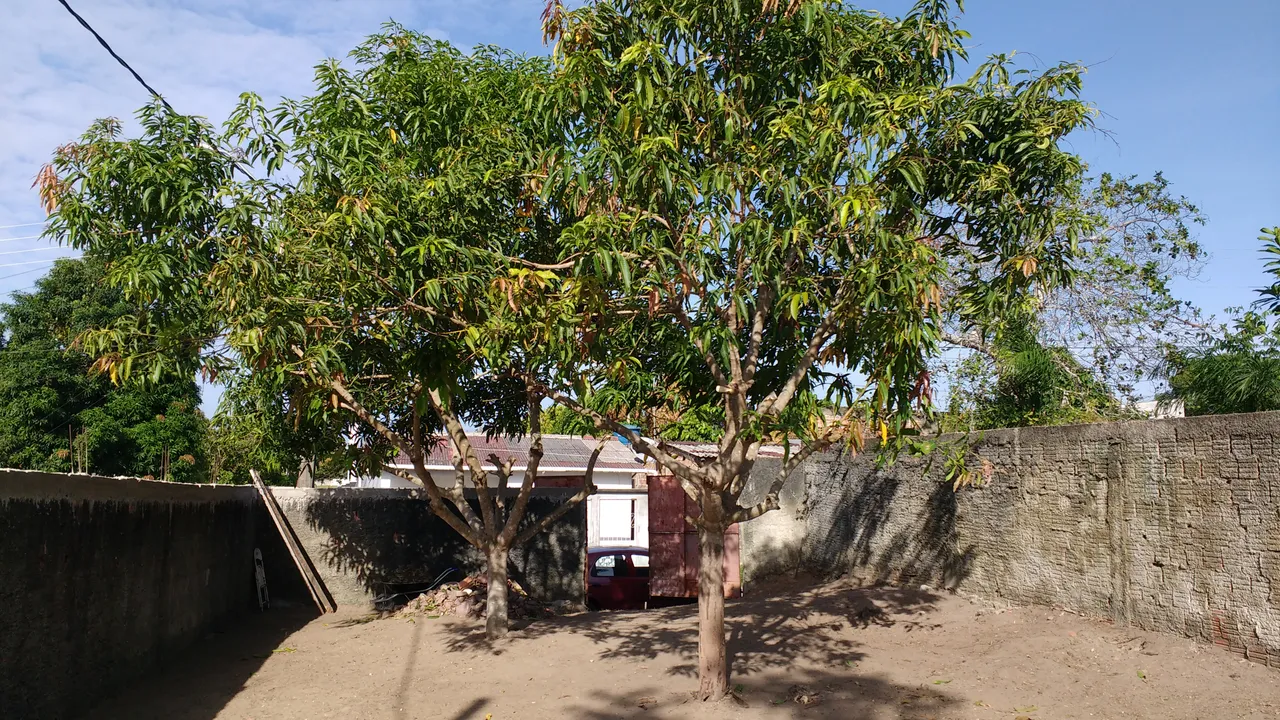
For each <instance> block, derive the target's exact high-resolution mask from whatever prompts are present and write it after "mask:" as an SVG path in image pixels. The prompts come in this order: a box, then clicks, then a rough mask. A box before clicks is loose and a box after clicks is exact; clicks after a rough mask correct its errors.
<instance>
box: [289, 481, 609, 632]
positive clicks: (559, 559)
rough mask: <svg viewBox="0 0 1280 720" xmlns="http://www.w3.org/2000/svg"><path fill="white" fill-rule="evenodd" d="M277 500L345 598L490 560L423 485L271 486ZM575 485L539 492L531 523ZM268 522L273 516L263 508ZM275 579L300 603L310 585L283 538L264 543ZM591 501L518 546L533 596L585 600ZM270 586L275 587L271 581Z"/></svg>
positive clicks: (365, 598) (371, 596)
mask: <svg viewBox="0 0 1280 720" xmlns="http://www.w3.org/2000/svg"><path fill="white" fill-rule="evenodd" d="M272 492H273V493H274V494H275V497H276V501H277V502H278V503H279V504H280V507H281V510H283V512H284V514H285V517H286V518H288V520H289V524H290V525H291V526H292V527H293V530H294V532H295V533H296V534H297V535H298V539H299V541H300V542H301V543H302V545H303V547H304V549H306V551H307V554H308V555H310V556H311V561H312V562H313V563H314V564H315V566H316V570H317V572H319V573H320V576H321V578H322V579H323V580H324V582H325V585H326V586H327V587H328V588H329V592H330V594H332V595H333V599H334V600H335V601H336V602H337V603H338V604H339V605H353V606H361V607H368V606H370V605H372V604H373V601H374V600H375V599H376V598H378V597H380V596H386V595H388V594H391V593H395V592H399V591H401V590H405V589H409V588H422V587H424V586H426V585H428V584H430V583H431V582H432V581H433V580H435V579H436V578H437V577H438V576H439V575H440V573H442V572H444V571H445V570H448V569H449V568H451V567H452V568H458V572H456V573H454V574H452V575H450V576H449V577H448V579H449V580H455V581H456V580H460V579H462V577H463V576H464V575H463V574H469V573H473V572H477V571H479V570H480V569H482V568H483V567H484V558H483V557H482V556H481V554H480V553H479V552H478V551H476V550H475V549H474V548H472V547H471V546H470V545H469V544H467V542H466V541H464V540H463V539H462V538H461V537H460V536H459V535H458V533H457V532H456V531H454V530H453V528H450V527H449V526H448V525H446V524H445V522H444V521H443V520H441V519H440V518H438V517H437V516H436V515H435V514H434V513H432V512H431V508H430V506H429V504H428V501H427V499H426V496H425V494H424V493H422V492H421V491H419V490H411V489H376V488H314V489H313V488H272ZM576 492H577V490H575V489H543V490H535V491H534V495H533V498H532V499H531V500H530V501H529V506H528V510H527V514H526V516H525V523H526V524H527V523H531V522H536V520H537V519H538V518H541V517H544V516H545V515H546V514H548V513H550V512H551V511H552V510H554V509H555V508H556V507H558V506H559V505H560V504H561V503H562V502H563V501H564V500H565V499H567V498H569V497H570V496H572V495H573V494H575V493H576ZM263 518H264V519H263V522H265V523H268V524H269V523H270V520H269V519H268V518H266V516H265V510H264V512H263ZM264 547H265V548H269V549H271V550H272V552H270V553H269V554H268V553H267V550H265V549H264V556H265V557H266V558H267V560H268V567H267V574H268V577H269V578H277V577H278V578H284V579H285V580H284V582H288V583H289V584H288V585H287V586H283V585H282V586H281V587H282V588H283V589H282V590H280V591H279V592H283V593H287V596H288V597H289V599H290V600H293V601H294V602H310V601H309V600H307V597H308V596H307V595H306V594H305V593H306V591H305V588H303V586H302V585H301V584H300V583H299V582H298V581H296V580H295V578H296V577H297V573H296V571H295V570H294V569H293V567H292V565H291V564H290V563H291V561H290V559H289V556H288V554H287V552H285V550H284V546H283V544H281V545H280V546H279V548H278V550H277V549H276V548H275V546H274V543H272V542H271V541H270V540H264ZM585 563H586V505H585V504H579V505H578V507H576V508H574V509H573V510H571V511H569V512H568V513H567V514H566V515H565V516H564V517H562V518H561V519H560V520H558V521H557V522H556V523H555V524H553V525H552V527H551V528H550V529H549V530H548V531H547V532H544V533H541V534H539V535H538V536H537V537H535V538H534V539H533V540H531V541H530V542H529V543H528V544H527V545H526V546H525V547H522V548H517V549H515V550H513V551H512V553H511V576H512V578H513V579H515V580H517V581H518V582H520V583H521V585H522V586H523V587H524V588H525V589H526V590H527V591H528V592H529V593H530V594H531V595H534V596H535V597H540V598H543V599H545V600H567V601H572V602H582V601H583V593H584V592H585V584H584V583H585V570H584V568H585V567H586V565H585ZM270 582H271V584H272V592H273V593H276V592H277V590H276V586H277V583H276V582H275V581H274V580H271V581H270Z"/></svg>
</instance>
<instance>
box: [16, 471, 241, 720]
mask: <svg viewBox="0 0 1280 720" xmlns="http://www.w3.org/2000/svg"><path fill="white" fill-rule="evenodd" d="M254 498H255V495H254V491H253V489H252V488H244V487H239V488H237V487H218V486H208V485H180V484H173V483H160V482H149V481H146V480H134V479H127V478H103V477H91V476H84V475H61V474H54V473H40V472H26V471H21V470H0V717H3V718H58V717H68V716H73V715H75V714H76V713H77V712H79V711H81V710H83V709H85V708H87V707H88V706H89V705H91V704H92V703H93V702H94V701H95V700H97V699H99V698H100V697H102V696H104V695H106V694H108V693H110V692H112V691H114V690H118V689H119V688H120V687H121V686H122V685H123V684H125V683H127V682H128V681H129V680H131V679H133V678H134V677H136V676H138V675H141V674H143V673H145V672H148V671H151V670H154V669H156V668H157V667H159V665H160V663H161V661H162V660H163V659H164V658H166V657H168V656H169V655H170V654H172V653H174V652H176V651H178V650H180V649H182V648H185V647H186V646H188V645H189V644H191V642H193V641H194V640H196V639H198V638H200V637H201V636H202V635H203V634H204V633H205V632H207V631H208V630H209V628H210V627H211V626H212V625H214V624H215V623H216V622H218V621H219V620H221V619H223V618H226V617H228V616H230V615H233V614H235V613H237V612H241V611H244V610H246V609H247V608H249V607H250V606H253V603H254V597H255V593H254V587H253V583H254V580H253V547H254V544H253V543H254V517H253V515H254V513H253V504H254Z"/></svg>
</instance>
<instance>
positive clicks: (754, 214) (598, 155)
mask: <svg viewBox="0 0 1280 720" xmlns="http://www.w3.org/2000/svg"><path fill="white" fill-rule="evenodd" d="M545 23H546V27H545V30H546V33H547V35H548V36H549V37H550V38H553V39H555V41H556V43H555V49H554V53H553V61H554V63H555V67H554V80H553V84H552V86H551V87H550V89H549V91H548V92H547V93H546V95H545V96H544V97H543V98H541V100H540V101H539V102H538V103H537V104H536V105H535V107H536V108H537V109H538V110H539V111H540V112H541V113H542V114H543V115H544V116H545V117H547V118H549V119H550V121H551V122H554V123H558V128H559V133H560V135H561V136H562V138H563V140H562V142H556V143H550V144H549V145H548V147H549V148H550V149H549V150H548V151H547V152H546V153H545V154H544V156H543V157H542V162H541V166H540V168H541V169H540V178H541V182H542V185H541V189H542V192H543V193H544V196H545V197H547V198H557V199H558V201H559V202H560V203H561V204H562V205H563V206H565V207H570V208H576V209H577V210H578V211H579V212H581V213H582V218H581V219H580V220H578V221H577V222H575V223H573V224H572V225H570V226H569V227H567V228H566V229H565V231H564V233H563V235H562V238H561V242H560V243H559V247H560V248H561V252H562V253H563V254H562V255H561V256H560V257H559V260H560V261H561V262H562V263H568V264H571V267H570V268H569V269H567V270H565V271H564V277H563V278H562V283H563V284H562V285H559V286H558V287H559V292H560V293H561V294H562V296H563V297H566V298H569V300H570V301H571V302H572V303H574V304H575V305H574V306H575V307H577V308H578V312H579V321H580V327H581V330H580V339H581V341H582V342H583V344H584V347H586V348H588V349H589V351H584V352H582V353H580V354H579V356H578V357H577V358H572V357H567V356H566V357H563V358H561V359H560V363H559V364H558V366H557V367H558V372H557V374H556V376H555V380H556V382H554V383H545V384H543V385H542V386H541V389H542V392H543V393H545V394H546V395H547V396H548V397H550V398H552V399H553V400H554V401H555V402H557V403H559V404H562V405H564V406H566V407H568V408H571V409H572V410H574V411H575V412H578V413H580V414H582V415H584V416H586V417H588V418H590V419H591V420H592V421H593V422H594V423H595V424H596V426H597V427H600V428H602V429H606V430H611V431H614V432H617V433H619V434H621V435H624V436H626V437H628V438H629V439H630V441H631V443H632V444H633V446H634V447H635V448H636V449H637V450H638V451H639V452H642V453H644V454H645V455H647V456H649V457H650V458H652V459H653V460H655V461H656V462H657V463H659V464H661V465H662V466H663V467H664V468H666V469H667V470H669V471H670V472H671V473H673V474H674V475H675V477H676V478H677V479H678V481H679V483H680V486H681V487H682V488H683V489H684V492H685V493H686V494H687V495H688V497H689V498H691V499H692V500H693V501H694V502H695V503H696V504H697V507H698V508H700V513H699V514H698V517H696V518H692V521H693V522H694V524H695V525H696V527H697V532H698V537H699V543H700V547H701V550H700V568H699V577H698V607H699V611H698V616H699V643H698V670H699V677H700V690H699V694H700V696H701V697H702V698H704V699H714V698H718V697H721V696H723V695H724V694H725V693H726V691H727V688H728V668H727V666H726V657H725V629H724V595H723V569H722V560H723V553H724V545H723V536H724V532H725V529H726V528H727V527H729V526H730V525H731V524H733V523H740V522H746V521H749V520H751V519H753V518H756V517H759V516H760V515H762V514H764V513H766V512H768V511H770V510H772V509H774V508H776V507H777V506H778V494H779V492H780V491H781V490H782V488H783V486H784V483H785V481H786V479H787V477H788V476H789V475H790V474H791V472H792V471H793V470H794V469H795V468H796V467H798V465H799V464H800V463H801V462H803V461H804V460H805V459H806V458H807V457H809V456H810V455H811V454H812V453H814V452H816V451H819V450H822V449H824V448H827V447H830V446H831V445H832V444H833V443H836V442H838V441H840V440H841V439H849V438H851V437H852V438H854V439H857V438H860V437H861V435H862V433H863V432H865V431H867V430H868V429H869V430H871V431H872V433H873V434H876V435H879V436H880V437H881V438H882V439H883V440H886V441H888V442H886V443H885V446H886V447H892V446H894V445H895V443H896V442H897V441H901V439H902V438H904V437H905V436H906V435H907V433H908V432H909V428H910V426H911V424H912V422H913V416H914V415H915V414H916V413H917V412H919V411H920V410H921V409H925V410H927V408H928V405H929V400H930V377H929V374H928V372H927V366H926V359H927V358H928V357H929V356H930V354H931V353H932V352H933V351H934V349H935V347H936V346H937V343H938V342H939V336H940V332H941V329H942V327H943V319H944V318H943V316H942V312H943V308H944V307H946V308H958V312H959V314H960V317H961V319H962V321H964V322H967V323H974V322H976V321H978V320H979V319H989V318H990V317H992V316H993V315H997V314H999V313H1000V312H1001V310H1002V309H1003V308H1006V307H1009V306H1010V304H1011V303H1013V302H1016V301H1017V298H1018V297H1019V296H1020V295H1021V294H1023V293H1025V292H1027V291H1028V290H1031V289H1034V288H1036V287H1044V286H1048V285H1053V284H1056V283H1059V282H1061V281H1062V280H1063V279H1064V278H1065V277H1066V275H1067V272H1068V266H1067V263H1066V260H1065V259H1066V257H1067V256H1068V255H1069V254H1070V252H1071V246H1072V243H1073V242H1074V240H1075V231H1074V229H1073V228H1072V227H1071V223H1070V222H1069V220H1070V218H1065V219H1064V218H1063V217H1060V216H1059V213H1058V208H1059V207H1060V206H1061V205H1062V203H1063V202H1064V199H1066V200H1069V199H1070V198H1072V197H1073V195H1074V194H1075V193H1076V192H1077V191H1078V187H1079V185H1080V176H1081V170H1082V168H1081V163H1080V161H1079V160H1078V159H1077V158H1076V157H1075V156H1073V155H1072V154H1070V153H1069V152H1067V151H1065V150H1064V149H1063V148H1062V142H1063V140H1064V138H1065V137H1066V136H1067V135H1068V134H1070V133H1071V132H1073V131H1075V130H1077V129H1080V128H1082V127H1085V126H1087V125H1088V124H1089V118H1090V116H1091V110H1090V108H1089V107H1088V106H1087V105H1086V104H1084V103H1082V102H1081V101H1080V100H1079V98H1078V93H1079V90H1080V72H1081V71H1080V68H1079V67H1076V66H1074V65H1058V66H1054V67H1050V68H1048V69H1046V70H1044V71H1043V72H1039V73H1031V72H1027V71H1023V70H1016V69H1014V68H1012V67H1011V64H1010V61H1009V59H1008V58H1006V57H1001V56H997V57H993V58H991V59H990V60H989V61H987V62H984V63H982V64H980V65H978V66H977V67H976V68H975V70H974V72H973V74H972V75H971V76H968V77H957V74H956V68H957V63H958V62H960V61H962V60H964V59H965V50H964V42H965V39H966V38H967V35H966V34H965V33H964V32H963V31H961V30H959V29H957V28H956V26H955V25H954V23H953V19H952V16H951V10H950V7H949V3H947V2H944V1H943V0H924V1H922V2H920V3H919V4H918V5H917V6H916V7H915V8H914V9H913V10H912V11H911V12H910V13H909V14H908V15H906V16H905V17H902V18H889V17H884V16H882V15H879V14H875V13H872V12H866V11H861V10H857V9H854V8H852V7H850V6H848V5H846V4H844V3H840V2H833V1H830V0H781V1H779V0H763V2H758V1H755V2H753V1H750V0H748V1H745V2H720V1H711V0H599V1H598V2H591V3H588V4H587V5H586V6H585V7H581V8H579V9H575V10H572V11H570V10H567V9H566V8H564V7H563V6H561V5H560V4H559V3H558V2H556V1H555V0H552V3H551V4H550V5H548V7H547V10H546V14H545ZM1064 221H1066V231H1065V232H1062V231H1060V230H1062V229H1063V226H1064ZM957 259H962V260H963V261H962V262H953V261H954V260H957ZM948 275H949V277H948ZM944 288H945V289H946V292H947V293H949V296H948V297H945V298H944V297H943V292H944ZM655 348H661V351H662V352H661V355H660V356H659V357H655V353H654V349H655ZM528 379H529V381H530V382H531V383H532V384H534V385H535V386H538V383H537V380H536V379H535V378H531V377H530V378H528ZM619 387H623V388H628V389H629V393H628V394H627V396H626V397H618V393H619V390H618V389H619ZM698 398H702V399H707V400H708V401H709V402H713V403H714V404H716V405H718V406H719V407H721V408H723V433H722V434H721V437H720V439H719V442H718V444H717V448H716V452H715V454H714V456H713V457H709V458H704V457H695V456H693V455H691V454H689V453H687V452H684V451H682V450H681V448H680V447H679V446H678V445H677V444H674V443H671V442H669V441H666V440H660V439H653V438H650V437H646V436H643V435H642V434H640V433H637V432H634V431H633V430H632V429H631V428H630V427H628V426H627V425H626V424H624V423H623V422H621V420H622V419H623V418H624V417H625V416H626V415H628V414H631V415H635V414H642V413H644V412H647V411H662V410H666V409H668V406H669V405H670V404H671V403H674V402H685V403H688V402H690V401H691V399H698ZM824 398H825V399H826V400H827V402H826V403H824V402H821V400H822V399H824ZM695 404H697V403H695ZM832 408H836V409H837V412H834V413H833V412H832ZM779 437H781V438H785V439H787V440H788V442H787V444H786V446H785V447H786V448H787V449H786V458H785V461H784V462H783V463H782V467H781V470H780V472H778V474H777V475H776V477H774V478H771V479H770V481H769V482H768V484H767V491H766V492H765V493H764V497H763V499H762V500H760V501H759V502H757V503H749V504H746V505H744V504H742V503H741V502H740V499H741V497H742V493H743V489H744V485H745V483H746V482H747V480H748V477H749V474H750V473H751V471H752V468H753V466H754V465H755V463H756V460H757V457H758V456H759V453H760V449H761V446H762V444H763V443H765V442H766V441H767V440H768V439H769V438H779Z"/></svg>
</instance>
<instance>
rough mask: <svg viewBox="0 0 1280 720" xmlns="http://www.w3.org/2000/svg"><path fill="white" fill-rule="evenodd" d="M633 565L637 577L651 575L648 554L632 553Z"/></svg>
mask: <svg viewBox="0 0 1280 720" xmlns="http://www.w3.org/2000/svg"><path fill="white" fill-rule="evenodd" d="M631 567H633V568H635V569H636V577H649V556H648V555H640V554H636V555H632V556H631Z"/></svg>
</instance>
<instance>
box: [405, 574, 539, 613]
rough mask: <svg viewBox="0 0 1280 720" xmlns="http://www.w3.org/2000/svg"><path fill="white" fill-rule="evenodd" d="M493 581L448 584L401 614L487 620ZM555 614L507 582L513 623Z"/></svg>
mask: <svg viewBox="0 0 1280 720" xmlns="http://www.w3.org/2000/svg"><path fill="white" fill-rule="evenodd" d="M488 592H489V581H488V579H487V578H486V577H485V576H483V575H471V576H469V577H465V578H463V579H462V580H460V581H458V582H454V583H445V584H443V585H441V586H439V587H437V588H435V589H434V590H429V591H427V592H425V593H423V594H421V595H419V596H418V597H416V598H414V599H412V600H410V601H409V602H408V603H405V605H404V607H402V608H400V609H399V610H398V611H396V614H397V615H456V616H458V617H467V618H482V617H484V606H485V597H486V595H487V594H488ZM554 614H555V613H553V612H552V610H551V608H550V607H548V606H547V605H545V604H543V603H541V602H539V601H537V600H535V599H533V598H532V597H529V593H527V592H525V591H524V588H522V587H520V584H519V583H517V582H515V581H514V580H510V579H508V580H507V617H508V618H509V619H511V620H537V619H540V618H547V617H551V616H552V615H554Z"/></svg>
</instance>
